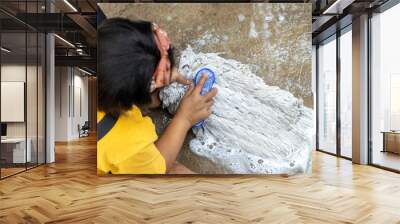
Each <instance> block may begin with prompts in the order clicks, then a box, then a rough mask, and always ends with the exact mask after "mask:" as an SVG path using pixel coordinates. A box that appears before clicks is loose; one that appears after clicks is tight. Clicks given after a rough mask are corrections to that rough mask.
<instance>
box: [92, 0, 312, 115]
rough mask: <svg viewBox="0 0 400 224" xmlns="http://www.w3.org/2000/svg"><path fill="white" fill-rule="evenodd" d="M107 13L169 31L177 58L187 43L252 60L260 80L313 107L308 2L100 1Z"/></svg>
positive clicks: (200, 50) (244, 60)
mask: <svg viewBox="0 0 400 224" xmlns="http://www.w3.org/2000/svg"><path fill="white" fill-rule="evenodd" d="M99 7H100V8H101V10H102V11H103V12H104V14H105V15H106V16H107V17H108V18H111V17H124V18H129V19H134V20H135V19H140V20H148V21H152V22H155V23H157V24H159V25H160V26H161V27H162V28H163V29H164V30H165V31H166V32H167V33H168V35H169V37H170V39H171V41H172V42H173V45H174V47H175V48H176V52H177V56H178V57H179V52H180V51H181V50H183V49H185V48H186V47H187V46H188V45H191V46H192V47H193V48H194V49H195V50H196V51H198V52H203V53H210V52H221V53H222V56H223V57H224V58H232V59H235V60H238V61H240V62H242V63H245V64H253V65H255V66H254V70H255V72H256V74H257V75H259V76H261V77H263V79H264V80H265V82H266V84H268V85H274V86H279V87H280V88H282V89H285V90H288V91H289V92H291V93H292V94H293V95H294V96H296V97H298V98H302V99H303V100H304V104H305V105H306V106H308V107H310V108H312V106H313V97H312V90H311V51H312V50H311V49H312V48H311V4H303V3H290V4H288V3H253V4H246V3H243V4H242V3H235V4H227V3H208V4H199V3H193V4H176V3H100V4H99Z"/></svg>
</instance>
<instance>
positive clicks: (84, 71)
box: [78, 67, 92, 76]
mask: <svg viewBox="0 0 400 224" xmlns="http://www.w3.org/2000/svg"><path fill="white" fill-rule="evenodd" d="M78 70H79V71H81V72H83V73H85V74H87V75H90V76H91V75H92V73H90V72H88V71H86V70H83V69H81V68H79V67H78Z"/></svg>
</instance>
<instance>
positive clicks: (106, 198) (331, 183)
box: [0, 138, 400, 224]
mask: <svg viewBox="0 0 400 224" xmlns="http://www.w3.org/2000/svg"><path fill="white" fill-rule="evenodd" d="M56 158H57V162H56V163H55V164H51V165H46V166H41V167H39V168H36V169H33V170H30V171H28V172H26V173H22V174H19V175H17V176H14V177H10V178H8V179H5V180H2V181H0V223H43V222H49V223H374V224H375V223H400V175H399V174H395V173H391V172H387V171H384V170H380V169H377V168H374V167H369V166H359V165H352V164H351V162H350V161H347V160H343V159H337V158H335V157H333V156H330V155H326V154H323V153H319V152H315V153H314V165H313V173H312V174H311V175H309V176H304V175H303V176H294V177H283V176H229V177H221V176H219V177H212V176H211V177H210V176H202V177H199V176H197V177H196V176H192V177H187V176H186V177H171V176H169V177H159V176H158V177H132V176H113V177H97V175H96V145H95V139H94V138H86V139H85V140H82V141H77V142H71V143H69V144H58V145H57V154H56Z"/></svg>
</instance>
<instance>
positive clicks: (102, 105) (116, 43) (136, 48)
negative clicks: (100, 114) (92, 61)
mask: <svg viewBox="0 0 400 224" xmlns="http://www.w3.org/2000/svg"><path fill="white" fill-rule="evenodd" d="M97 34H98V55H97V57H98V60H97V67H98V84H97V86H98V97H99V98H98V109H99V110H100V111H104V112H106V113H121V112H123V111H126V110H129V109H131V108H132V106H133V105H137V106H140V105H144V104H148V103H150V102H151V96H150V92H149V91H150V84H151V79H152V76H153V73H154V71H155V70H156V67H157V64H158V62H159V60H160V51H159V50H158V48H157V44H156V42H155V39H154V35H153V29H152V23H151V22H147V21H131V20H128V19H122V18H113V19H106V20H105V21H104V22H103V23H102V24H101V25H100V26H99V28H98V32H97ZM168 53H169V58H170V60H171V66H173V65H174V57H173V51H172V48H170V50H169V52H168Z"/></svg>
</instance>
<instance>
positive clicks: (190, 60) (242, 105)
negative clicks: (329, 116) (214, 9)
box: [160, 47, 313, 174]
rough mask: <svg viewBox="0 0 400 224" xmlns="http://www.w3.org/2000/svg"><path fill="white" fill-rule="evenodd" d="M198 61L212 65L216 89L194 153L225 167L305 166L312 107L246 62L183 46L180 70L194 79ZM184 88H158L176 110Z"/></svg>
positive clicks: (276, 170) (289, 170)
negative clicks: (212, 104)
mask: <svg viewBox="0 0 400 224" xmlns="http://www.w3.org/2000/svg"><path fill="white" fill-rule="evenodd" d="M200 67H208V68H211V69H212V70H214V71H215V73H216V85H215V86H216V88H218V94H217V96H216V97H215V104H214V106H213V108H212V109H213V113H212V114H211V116H210V117H209V118H208V119H207V120H206V125H205V127H204V128H203V129H194V130H193V131H194V134H195V138H194V139H192V140H191V141H190V151H191V152H192V153H193V155H194V156H198V157H204V158H207V159H208V160H210V161H211V162H212V163H213V165H214V166H215V167H214V168H218V170H222V171H223V172H224V173H240V174H249V173H253V174H282V173H285V174H295V173H304V172H307V171H309V169H310V165H311V148H312V133H313V116H312V114H313V112H312V110H311V109H309V108H307V107H304V106H303V103H302V100H299V99H297V98H295V97H294V96H293V95H292V94H291V93H290V92H288V91H285V90H282V89H280V88H278V87H275V86H268V85H266V84H265V83H264V81H263V80H262V79H261V78H260V77H258V76H256V75H255V74H254V73H253V72H252V70H251V66H250V65H246V64H242V63H240V62H238V61H236V60H233V59H225V58H223V57H220V56H219V55H218V54H217V53H195V52H194V51H193V49H192V48H191V47H188V48H187V49H186V50H184V51H183V52H182V54H181V59H180V63H179V71H180V72H181V73H182V74H183V75H184V76H185V77H186V78H188V79H193V75H194V71H196V70H197V69H198V68H200ZM186 89H187V87H185V86H183V85H181V84H178V83H173V84H172V85H170V86H168V87H166V88H164V89H163V90H162V91H161V92H160V98H161V100H162V105H163V107H164V108H167V109H168V111H169V112H170V113H172V114H174V113H175V111H176V109H177V106H178V104H179V102H180V99H181V98H182V97H183V95H184V94H185V92H186ZM207 168H208V169H212V167H207ZM207 168H206V169H207ZM195 171H196V170H195ZM197 172H199V171H197ZM203 172H204V173H213V170H203ZM214 173H215V171H214Z"/></svg>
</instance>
